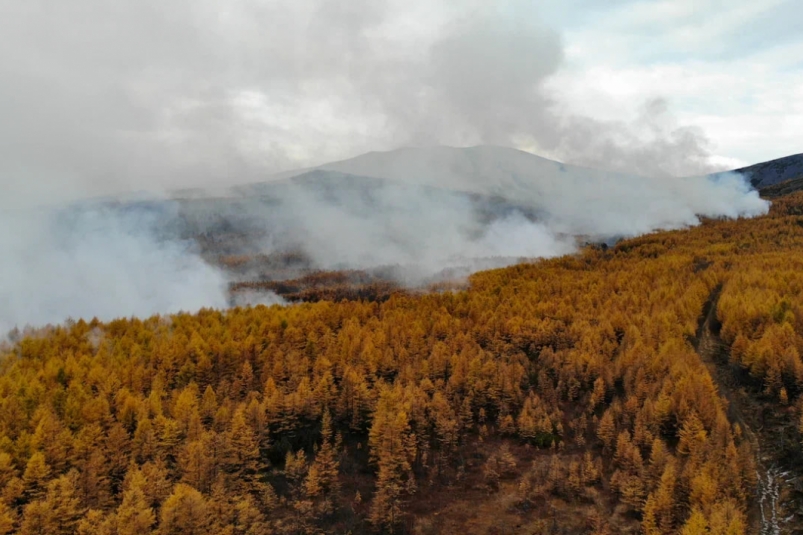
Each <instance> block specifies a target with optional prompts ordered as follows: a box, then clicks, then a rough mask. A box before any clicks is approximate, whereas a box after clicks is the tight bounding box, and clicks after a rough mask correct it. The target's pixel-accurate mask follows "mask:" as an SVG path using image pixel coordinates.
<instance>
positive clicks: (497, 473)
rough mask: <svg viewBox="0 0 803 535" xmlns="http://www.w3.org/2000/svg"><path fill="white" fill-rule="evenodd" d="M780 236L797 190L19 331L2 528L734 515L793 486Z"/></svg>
mask: <svg viewBox="0 0 803 535" xmlns="http://www.w3.org/2000/svg"><path fill="white" fill-rule="evenodd" d="M802 252H803V193H797V194H793V195H790V196H786V197H782V198H779V199H776V200H775V201H774V203H773V207H772V209H771V212H770V214H769V215H767V216H764V217H759V218H756V219H738V220H707V221H704V222H703V224H702V225H700V226H698V227H694V228H689V229H685V230H677V231H667V232H657V233H652V234H648V235H645V236H642V237H639V238H635V239H630V240H624V241H621V242H619V243H618V244H617V245H616V246H613V247H609V248H605V247H595V246H588V247H586V248H584V249H583V250H582V251H581V252H579V253H577V254H574V255H570V256H564V257H560V258H557V259H551V260H543V261H537V262H534V263H528V264H520V265H516V266H513V267H509V268H504V269H497V270H491V271H484V272H480V273H476V274H474V275H472V276H471V277H470V280H469V283H468V285H467V287H466V288H465V289H460V290H453V289H448V290H445V291H440V292H431V293H409V292H403V291H399V292H396V293H392V294H391V295H389V296H388V297H387V299H384V300H382V301H381V302H378V301H373V300H370V299H363V298H360V297H359V295H358V296H357V298H355V299H353V300H345V299H344V300H341V301H339V302H333V301H327V300H320V301H318V302H315V303H301V304H294V305H290V306H273V307H265V306H256V307H246V308H233V309H230V310H226V311H218V310H202V311H200V312H198V313H197V314H178V315H173V316H157V317H151V318H134V319H119V320H115V321H111V322H108V323H103V322H100V321H97V320H78V321H73V322H70V323H68V324H67V325H64V326H58V327H48V328H45V329H40V330H37V331H29V332H26V333H24V335H18V336H17V337H16V339H14V340H13V341H12V342H11V343H8V344H6V345H5V347H4V348H3V350H2V357H0V534H10V533H20V534H26V535H27V534H64V535H67V534H81V535H90V534H98V535H100V534H103V535H113V534H114V535H134V534H148V533H153V534H159V535H168V534H190V535H192V534H198V535H199V534H207V533H209V534H215V535H224V534H225V535H246V534H248V535H265V534H307V533H309V534H313V533H342V534H346V533H352V534H357V533H377V532H378V533H420V534H427V533H455V532H462V533H466V534H471V533H506V532H510V531H513V530H515V529H519V530H522V532H524V531H525V530H526V532H528V533H543V534H546V533H588V534H595V535H603V534H615V533H645V534H649V535H653V534H672V533H680V534H683V535H693V534H703V533H709V534H716V535H726V534H727V535H741V534H749V533H759V532H761V530H765V529H769V528H772V526H777V525H779V524H780V523H781V522H783V521H784V519H787V518H788V517H789V516H790V515H791V514H792V513H793V512H794V511H796V509H797V507H798V506H799V505H800V504H801V503H803V501H802V500H801V494H800V491H799V489H796V488H795V486H794V484H793V483H790V482H791V481H793V480H795V476H796V475H797V474H798V472H803V464H801V463H800V461H801V458H803V457H802V456H801V430H803V397H801V391H803V360H801V354H803V254H801V253H802ZM794 521H795V520H792V521H791V522H794ZM787 524H788V523H787ZM789 526H790V525H787V527H789ZM791 527H792V528H794V527H795V526H791ZM798 527H799V526H798ZM767 532H768V533H769V531H767Z"/></svg>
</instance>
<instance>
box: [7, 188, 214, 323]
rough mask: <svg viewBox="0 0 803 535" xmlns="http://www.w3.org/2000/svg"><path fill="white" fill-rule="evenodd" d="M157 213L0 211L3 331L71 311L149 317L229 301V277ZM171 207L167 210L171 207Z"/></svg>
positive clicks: (55, 319)
mask: <svg viewBox="0 0 803 535" xmlns="http://www.w3.org/2000/svg"><path fill="white" fill-rule="evenodd" d="M171 207H172V205H171V204H170V203H167V204H165V203H161V204H159V205H158V212H154V211H153V210H151V209H148V208H147V207H146V206H144V205H132V206H129V207H128V209H127V210H125V211H121V210H118V209H114V208H112V207H109V206H104V205H101V204H95V203H93V204H85V205H82V206H73V207H67V208H64V207H60V208H37V209H25V210H13V211H12V210H3V211H0V228H2V229H3V230H2V232H0V250H2V254H0V273H2V276H0V333H3V334H5V333H6V332H8V330H10V329H12V328H13V327H15V326H17V327H20V328H22V327H24V326H26V325H28V324H30V325H34V326H41V325H44V324H46V323H61V322H63V321H64V320H65V319H67V318H68V317H73V318H76V319H77V318H87V319H90V318H92V317H99V318H101V319H104V320H108V319H113V318H116V317H121V316H122V317H125V316H140V317H143V316H144V317H147V316H150V315H152V314H157V313H171V312H178V311H181V310H187V311H195V310H198V309H199V308H202V307H223V306H226V295H225V291H226V287H225V279H224V277H223V276H222V274H221V273H220V272H219V271H218V270H217V269H215V268H212V267H211V266H209V265H207V264H205V263H204V262H203V261H202V260H201V258H200V257H199V256H198V255H197V254H196V253H195V251H194V250H193V249H194V244H192V243H189V242H182V241H180V240H175V239H170V240H165V239H162V237H161V236H159V232H160V229H159V224H160V222H165V221H169V220H170V217H171V216H172V215H173V214H170V213H169V212H170V209H171ZM165 211H167V213H166V212H165Z"/></svg>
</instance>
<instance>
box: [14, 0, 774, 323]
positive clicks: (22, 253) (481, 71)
mask: <svg viewBox="0 0 803 535" xmlns="http://www.w3.org/2000/svg"><path fill="white" fill-rule="evenodd" d="M563 50H564V45H563V42H562V38H561V36H560V34H559V33H558V32H557V31H555V30H554V29H551V28H548V27H546V26H545V25H544V24H542V23H541V22H539V19H538V17H537V13H534V12H533V11H532V7H531V6H530V5H529V3H523V2H516V1H511V2H503V3H495V4H494V5H493V6H491V7H489V6H488V5H487V3H485V2H479V1H476V2H475V1H472V0H467V1H444V2H442V3H432V2H424V1H420V2H419V1H413V2H410V1H405V2H402V1H396V0H384V1H380V2H375V1H367V0H356V1H351V2H339V3H333V2H325V1H321V0H301V1H293V2H290V1H285V0H281V1H271V2H260V1H257V0H236V1H234V2H228V3H227V4H226V7H225V9H223V8H221V7H220V4H218V3H214V2H208V1H206V0H201V1H192V2H190V1H183V0H182V1H179V2H171V3H170V5H169V6H167V5H165V4H164V3H163V2H155V1H151V0H145V1H136V2H135V1H133V0H131V1H124V2H118V3H115V4H114V5H113V6H112V5H109V4H107V3H104V2H100V1H98V0H69V1H67V2H60V3H57V4H52V5H51V4H47V5H46V4H44V3H37V2H1V3H0V115H1V116H2V117H4V120H3V121H2V123H0V178H1V179H2V185H3V190H4V195H3V197H2V200H0V207H2V208H9V207H13V208H14V210H10V211H9V210H6V211H5V212H3V215H2V216H0V217H2V221H0V223H2V227H1V228H2V230H0V244H2V251H3V254H2V256H0V268H1V269H0V273H2V277H0V324H2V323H3V322H5V323H6V324H24V323H27V322H31V323H34V324H41V323H44V322H51V321H61V320H63V319H64V318H65V317H67V316H73V317H79V316H81V317H91V316H100V317H104V318H108V317H114V316H119V315H130V314H137V315H146V314H150V313H154V312H171V311H175V310H179V309H188V310H192V309H196V308H198V307H201V306H223V305H224V304H225V302H226V301H225V283H226V275H225V274H223V273H222V272H221V271H220V270H218V269H216V268H213V267H210V265H209V264H208V263H206V262H204V261H202V259H201V256H200V254H199V253H200V251H199V247H198V242H197V240H196V241H194V240H193V239H192V236H191V233H189V232H188V231H186V228H185V229H183V230H181V229H178V230H177V229H176V227H171V225H177V223H175V222H176V221H180V222H182V223H181V224H182V225H189V224H190V223H191V222H192V221H194V223H193V224H197V225H200V226H199V227H198V228H199V229H200V230H201V231H204V229H205V230H207V231H208V230H210V229H213V227H214V228H215V229H217V228H219V227H220V225H222V226H223V227H226V225H228V226H229V227H230V228H233V229H234V230H235V231H238V229H239V230H243V229H246V230H247V232H245V231H243V233H245V234H247V235H248V236H252V237H253V236H257V235H258V236H260V238H259V239H256V240H255V239H251V240H245V243H244V246H245V245H247V247H248V250H249V251H252V250H253V251H262V252H264V251H268V252H270V251H274V250H278V249H282V248H287V247H290V246H292V245H294V246H298V247H301V248H303V250H304V251H305V252H306V253H307V254H308V255H309V256H311V257H312V258H313V259H314V261H315V264H316V265H318V266H320V267H336V266H370V265H382V264H399V265H405V266H409V265H412V266H419V267H420V269H421V270H422V271H423V272H429V271H432V270H435V269H438V268H440V267H444V266H447V265H453V264H455V263H458V264H459V263H461V262H463V263H465V262H466V261H467V260H466V259H471V258H478V257H507V258H511V259H514V260H515V258H518V257H520V256H550V255H555V254H563V253H565V252H568V251H570V250H572V248H573V246H574V241H573V239H572V238H571V236H573V235H575V234H594V235H606V236H607V235H632V234H637V233H642V232H648V231H650V230H653V229H655V228H665V227H677V226H682V225H688V224H694V223H695V222H696V215H697V214H704V215H711V216H719V215H726V216H737V215H755V214H757V213H761V212H762V211H763V210H766V206H765V204H764V203H763V202H762V201H760V200H759V199H758V198H757V196H756V194H755V193H754V192H750V191H749V190H748V189H747V188H746V187H745V186H744V185H743V184H742V183H741V182H740V180H739V179H738V178H737V177H734V178H732V179H729V178H720V179H719V181H718V182H716V183H715V182H714V181H711V180H706V179H684V180H680V179H675V178H673V176H681V175H701V174H704V173H707V172H710V171H714V170H716V169H715V168H714V167H713V166H712V165H711V164H710V158H709V156H710V153H709V145H708V142H707V140H706V138H705V136H704V134H703V133H702V132H701V131H700V130H698V129H694V128H689V127H685V126H681V125H678V124H676V122H675V121H674V119H673V117H672V115H671V113H670V112H669V110H668V109H667V107H666V106H665V105H664V104H663V103H662V101H661V100H655V101H650V102H648V103H645V104H639V103H634V105H637V106H641V109H642V113H641V115H640V117H639V118H638V119H637V120H636V121H630V122H628V121H623V122H607V123H606V122H600V121H595V120H592V119H588V118H584V117H580V116H577V115H576V114H573V113H572V112H571V110H564V109H561V108H560V107H559V106H557V105H556V102H555V98H554V97H555V95H554V94H553V91H554V90H553V89H549V88H548V87H547V85H546V84H545V82H546V81H548V80H549V79H550V77H551V76H552V75H553V74H554V73H556V72H558V70H559V69H560V68H561V65H562V64H563V55H564V53H563ZM488 143H490V144H496V145H505V146H518V147H527V148H530V149H532V150H536V151H538V152H541V153H544V154H546V155H549V156H552V157H555V158H559V159H561V160H563V161H566V162H576V163H580V164H582V165H585V166H588V167H600V168H603V169H606V171H592V170H589V169H587V168H570V166H564V168H563V169H564V170H563V171H560V169H558V171H560V172H558V171H555V170H554V169H552V168H549V167H544V166H543V165H541V164H540V163H538V164H536V163H533V161H530V160H527V157H526V155H525V156H522V154H520V153H509V152H504V151H502V152H499V151H498V150H496V149H495V148H494V149H493V150H490V152H489V151H485V152H483V150H479V151H474V152H473V153H472V152H471V151H468V152H465V151H464V152H462V153H459V154H457V153H456V154H453V155H447V156H444V155H443V151H441V150H440V149H432V150H430V151H423V152H419V153H416V154H413V155H410V154H409V153H405V152H404V151H402V152H401V153H390V155H389V156H388V155H386V156H381V155H380V156H376V155H374V156H372V158H374V160H376V163H375V164H370V165H368V164H365V165H362V164H361V165H362V167H359V168H356V167H355V168H352V167H349V165H353V164H354V162H352V163H351V164H344V165H345V167H342V166H341V167H336V168H328V167H327V168H325V169H324V170H325V171H332V170H333V169H334V170H337V171H339V172H340V173H342V174H343V175H348V176H358V177H360V176H361V177H366V176H367V177H369V178H374V179H379V180H380V183H379V185H378V186H374V187H372V188H368V190H365V188H363V187H362V186H361V187H360V188H354V187H352V188H348V187H346V186H345V185H344V186H343V187H344V189H343V190H342V191H340V192H338V191H334V192H332V191H328V193H327V192H326V191H323V190H322V189H321V186H320V184H319V183H318V185H316V186H314V187H313V186H312V185H311V184H310V183H308V184H306V185H305V184H304V183H303V181H301V182H299V181H298V180H296V181H295V182H292V183H290V184H286V185H284V186H282V187H283V188H284V190H281V188H279V190H274V191H273V192H268V193H267V194H266V195H265V196H261V195H262V194H261V193H259V192H256V193H255V192H254V191H253V190H251V191H247V192H245V193H242V191H241V193H240V194H239V195H241V196H242V195H245V196H246V198H245V199H235V200H232V197H236V194H232V193H231V192H228V191H227V188H229V187H230V186H233V185H235V184H242V183H254V182H260V181H264V180H266V178H267V177H269V176H270V175H271V173H273V172H275V171H278V170H280V169H286V168H294V167H305V166H314V165H317V164H321V163H324V162H326V161H331V160H336V159H338V158H341V157H344V156H346V155H353V154H360V153H363V152H367V151H371V150H385V149H391V148H395V147H398V146H403V145H411V144H414V145H426V146H432V145H440V144H447V145H458V146H467V145H475V144H488ZM447 152H448V151H447ZM400 154H401V155H400ZM369 163H370V162H369ZM550 165H552V164H550ZM455 169H457V170H458V171H455ZM500 169H501V171H500ZM567 169H568V171H567ZM391 170H392V171H393V172H392V173H391ZM389 173H390V174H389ZM391 175H392V176H391ZM424 177H426V179H427V180H423V178H424ZM329 179H332V180H333V182H332V183H337V184H341V185H343V184H344V182H343V177H340V178H336V177H332V176H330V177H329ZM346 180H348V178H346ZM196 186H198V187H204V188H208V187H211V186H214V187H215V189H216V190H219V191H222V192H223V194H222V198H223V200H221V195H220V194H219V193H218V194H215V195H213V194H211V193H207V194H206V197H207V199H206V200H205V201H203V202H202V200H200V199H198V200H195V201H194V202H195V204H193V203H190V202H188V201H186V200H180V201H177V200H175V199H173V197H174V195H171V194H168V195H166V199H165V198H161V200H160V201H159V203H157V204H159V206H160V208H159V210H161V211H159V212H158V213H157V214H154V212H153V211H152V210H151V209H150V208H147V206H146V205H143V204H141V203H140V204H138V203H127V204H126V205H125V206H126V208H125V209H122V208H121V207H120V206H119V205H118V206H117V207H115V208H114V209H112V208H110V207H109V205H92V206H91V207H89V208H88V207H87V206H88V205H86V204H70V203H69V202H71V201H73V200H75V199H80V198H85V197H93V196H97V195H105V194H117V193H121V192H130V191H138V190H149V191H157V192H162V193H164V192H166V191H172V190H174V189H176V188H182V187H196ZM280 190H281V191H280ZM329 190H331V188H329ZM365 191H369V192H370V193H368V194H366V193H365ZM456 191H457V192H463V193H455V192H456ZM366 195H368V196H367V197H366ZM471 195H474V196H475V197H471ZM477 195H480V196H483V198H487V199H501V204H498V205H493V202H491V201H487V200H486V201H482V202H478V201H477V200H476V196H477ZM271 196H272V197H271ZM162 197H165V196H164V195H162ZM210 198H217V199H218V201H216V202H212V201H210ZM204 203H205V204H204ZM227 203H228V205H229V206H230V207H232V206H233V207H234V208H232V209H231V210H230V212H225V208H224V205H227ZM42 205H48V206H57V207H58V208H54V209H43V208H39V209H30V208H25V209H23V207H25V206H27V207H30V206H42ZM202 205H203V206H204V207H203V208H202V207H201V206H202ZM489 206H490V207H492V208H493V209H489ZM489 213H490V215H489ZM187 214H193V215H192V217H190V216H188V215H187ZM221 214H223V215H225V217H222V216H221ZM193 218H194V219H193ZM211 222H217V223H215V225H218V224H220V225H218V226H214V225H212V224H211ZM204 225H207V226H208V227H209V228H205V227H204V228H202V227H203V226H204ZM188 228H189V227H188ZM197 235H198V234H196V236H197ZM511 261H512V260H511Z"/></svg>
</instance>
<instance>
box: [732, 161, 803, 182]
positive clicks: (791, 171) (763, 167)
mask: <svg viewBox="0 0 803 535" xmlns="http://www.w3.org/2000/svg"><path fill="white" fill-rule="evenodd" d="M733 172H734V173H739V174H741V175H743V176H744V177H745V178H747V180H749V181H750V183H751V184H752V185H753V187H755V188H756V189H763V188H767V187H770V186H775V185H776V184H780V183H781V182H786V181H787V180H793V179H797V178H803V154H795V155H792V156H786V157H784V158H778V159H776V160H771V161H768V162H762V163H757V164H755V165H750V166H748V167H742V168H740V169H735V170H734V171H733Z"/></svg>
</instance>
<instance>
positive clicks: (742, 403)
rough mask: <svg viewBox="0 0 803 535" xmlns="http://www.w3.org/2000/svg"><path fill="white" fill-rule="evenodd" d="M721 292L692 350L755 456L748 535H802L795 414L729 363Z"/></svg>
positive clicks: (801, 471) (709, 305)
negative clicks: (723, 334)
mask: <svg viewBox="0 0 803 535" xmlns="http://www.w3.org/2000/svg"><path fill="white" fill-rule="evenodd" d="M721 290H722V287H721V286H718V287H717V288H715V289H714V291H713V292H712V293H711V295H710V297H709V299H708V301H707V302H706V304H705V307H704V308H703V312H702V315H701V317H700V323H699V327H698V331H697V336H696V339H695V340H694V341H693V345H694V347H695V349H696V351H697V353H698V354H699V355H700V359H701V360H702V362H703V363H704V364H705V366H706V368H708V371H709V373H710V374H711V377H712V378H713V379H714V382H715V383H716V385H717V387H718V388H719V391H720V394H721V395H722V396H723V397H724V398H725V400H726V401H727V403H728V417H729V419H730V420H731V422H732V423H735V424H738V425H739V427H740V428H741V429H742V433H743V435H744V436H745V437H746V438H747V440H749V441H750V443H751V445H752V447H753V451H754V452H755V453H756V469H757V480H758V484H757V488H756V495H755V499H754V501H753V503H752V504H751V506H750V508H749V511H748V518H749V522H750V532H751V533H760V534H761V535H765V534H766V535H781V534H803V456H801V448H800V437H799V433H798V432H797V426H796V421H795V420H796V419H795V415H794V411H793V410H792V409H791V408H784V407H779V405H778V403H777V401H775V400H771V399H767V398H766V397H764V394H763V392H762V389H761V385H760V384H757V383H756V382H755V381H754V380H753V379H752V378H751V377H750V376H749V374H748V373H747V372H746V370H744V369H743V368H742V367H741V366H739V365H737V364H734V363H732V362H730V359H729V351H728V347H727V346H726V344H725V343H724V342H723V341H722V339H721V338H720V336H719V332H720V328H721V324H720V323H719V320H718V319H717V316H716V310H717V303H718V301H719V295H720V292H721Z"/></svg>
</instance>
